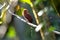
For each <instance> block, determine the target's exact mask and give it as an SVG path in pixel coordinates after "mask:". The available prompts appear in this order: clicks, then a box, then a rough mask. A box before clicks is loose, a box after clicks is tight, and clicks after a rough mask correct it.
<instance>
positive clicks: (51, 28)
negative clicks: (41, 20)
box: [48, 26, 56, 32]
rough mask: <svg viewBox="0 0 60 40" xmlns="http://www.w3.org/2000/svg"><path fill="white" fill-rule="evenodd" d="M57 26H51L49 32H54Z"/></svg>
mask: <svg viewBox="0 0 60 40" xmlns="http://www.w3.org/2000/svg"><path fill="white" fill-rule="evenodd" d="M55 29H56V28H55V27H53V26H50V28H49V30H48V31H49V32H52V31H54V30H55Z"/></svg>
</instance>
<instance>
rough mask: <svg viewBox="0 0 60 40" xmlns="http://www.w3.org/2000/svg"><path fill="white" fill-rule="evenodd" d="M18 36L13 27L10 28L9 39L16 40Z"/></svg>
mask: <svg viewBox="0 0 60 40" xmlns="http://www.w3.org/2000/svg"><path fill="white" fill-rule="evenodd" d="M15 36H16V32H15V29H14V27H13V26H10V27H9V30H8V33H7V37H9V38H14V37H15Z"/></svg>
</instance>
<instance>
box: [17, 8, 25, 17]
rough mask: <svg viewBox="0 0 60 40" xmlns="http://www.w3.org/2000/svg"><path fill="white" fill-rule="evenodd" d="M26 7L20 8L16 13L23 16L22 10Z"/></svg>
mask: <svg viewBox="0 0 60 40" xmlns="http://www.w3.org/2000/svg"><path fill="white" fill-rule="evenodd" d="M23 9H24V8H20V9H19V10H18V11H16V14H17V15H18V16H22V11H23Z"/></svg>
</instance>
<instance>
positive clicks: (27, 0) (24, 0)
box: [19, 0, 32, 6]
mask: <svg viewBox="0 0 60 40" xmlns="http://www.w3.org/2000/svg"><path fill="white" fill-rule="evenodd" d="M19 2H22V3H27V4H29V5H30V6H32V2H31V0H19Z"/></svg>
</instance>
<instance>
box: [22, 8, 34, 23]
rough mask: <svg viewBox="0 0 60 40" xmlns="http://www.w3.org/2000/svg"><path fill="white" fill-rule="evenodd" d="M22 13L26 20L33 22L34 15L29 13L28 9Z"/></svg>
mask: <svg viewBox="0 0 60 40" xmlns="http://www.w3.org/2000/svg"><path fill="white" fill-rule="evenodd" d="M22 15H23V17H24V18H25V19H26V21H28V22H30V23H32V21H33V19H32V16H31V15H30V14H29V12H28V10H27V9H24V10H23V12H22Z"/></svg>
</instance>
